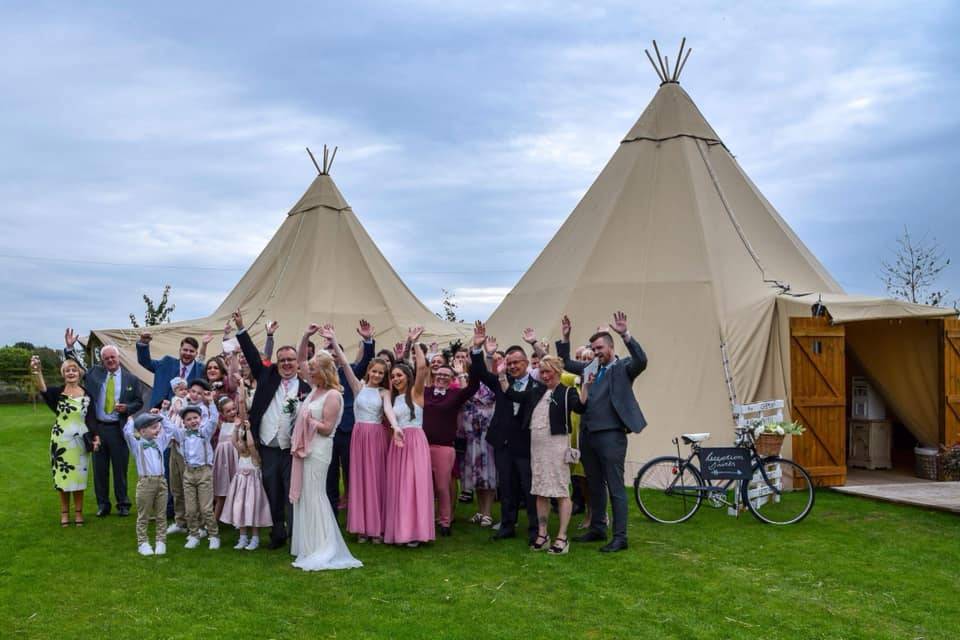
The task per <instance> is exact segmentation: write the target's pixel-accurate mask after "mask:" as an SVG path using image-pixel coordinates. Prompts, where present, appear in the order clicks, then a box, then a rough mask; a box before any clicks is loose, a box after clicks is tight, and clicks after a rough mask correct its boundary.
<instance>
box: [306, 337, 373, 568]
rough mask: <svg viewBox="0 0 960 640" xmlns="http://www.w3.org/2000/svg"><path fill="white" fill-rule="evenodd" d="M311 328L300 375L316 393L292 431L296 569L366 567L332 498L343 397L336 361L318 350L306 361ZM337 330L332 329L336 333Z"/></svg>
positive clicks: (312, 393)
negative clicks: (351, 545) (340, 523)
mask: <svg viewBox="0 0 960 640" xmlns="http://www.w3.org/2000/svg"><path fill="white" fill-rule="evenodd" d="M318 330H319V327H318V326H317V325H310V326H309V327H308V328H307V332H306V333H305V334H304V336H303V340H301V343H300V351H299V354H298V356H299V357H298V359H299V360H300V366H301V375H303V377H304V378H306V379H307V380H308V381H309V382H310V385H311V386H312V387H313V390H312V391H311V392H310V395H309V396H307V398H306V399H304V401H303V403H302V405H301V407H300V411H299V412H298V414H297V421H296V425H295V427H294V432H293V439H292V440H293V441H292V445H291V453H292V454H293V468H292V469H291V473H290V501H291V502H292V503H293V540H292V541H291V545H290V553H291V554H293V555H294V556H296V559H295V560H294V561H293V566H294V567H297V568H298V569H303V570H304V571H323V570H325V569H350V568H353V567H362V566H363V563H361V562H360V561H359V560H357V559H356V558H354V557H353V556H352V555H351V554H350V550H349V549H348V548H347V545H346V543H345V542H344V541H343V536H342V535H341V534H340V527H339V526H338V525H337V519H336V516H335V515H334V513H333V509H332V508H331V506H330V500H329V499H328V498H327V491H326V487H327V469H328V468H329V466H330V460H331V458H332V457H333V434H334V432H335V431H336V428H337V425H338V424H339V423H340V418H341V417H342V416H343V396H342V395H341V393H340V382H339V378H338V376H337V369H336V365H335V363H334V360H333V357H332V356H331V355H330V354H329V353H327V352H326V351H318V352H317V354H316V356H314V358H313V359H312V360H310V361H309V362H307V361H306V353H307V351H306V346H307V341H308V340H309V338H310V336H311V335H313V334H314V333H316V332H317V331H318ZM331 330H332V329H331Z"/></svg>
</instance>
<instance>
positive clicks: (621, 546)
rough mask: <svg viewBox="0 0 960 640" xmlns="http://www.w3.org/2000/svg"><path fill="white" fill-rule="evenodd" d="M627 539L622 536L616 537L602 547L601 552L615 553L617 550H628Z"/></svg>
mask: <svg viewBox="0 0 960 640" xmlns="http://www.w3.org/2000/svg"><path fill="white" fill-rule="evenodd" d="M626 549H627V541H626V540H624V539H622V538H614V539H613V540H611V541H610V543H609V544H605V545H603V546H602V547H600V552H601V553H614V552H615V551H626Z"/></svg>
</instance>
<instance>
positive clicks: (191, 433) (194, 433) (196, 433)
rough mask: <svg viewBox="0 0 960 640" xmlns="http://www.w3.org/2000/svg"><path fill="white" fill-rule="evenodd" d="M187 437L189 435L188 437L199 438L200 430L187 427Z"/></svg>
mask: <svg viewBox="0 0 960 640" xmlns="http://www.w3.org/2000/svg"><path fill="white" fill-rule="evenodd" d="M187 437H190V438H199V437H200V432H199V431H196V430H194V429H187Z"/></svg>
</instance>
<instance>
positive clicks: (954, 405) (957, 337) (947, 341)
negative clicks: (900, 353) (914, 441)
mask: <svg viewBox="0 0 960 640" xmlns="http://www.w3.org/2000/svg"><path fill="white" fill-rule="evenodd" d="M939 355H940V358H939V359H940V362H939V365H940V375H939V376H938V378H939V380H938V382H939V387H940V388H939V392H940V402H939V405H940V406H939V409H940V425H939V427H940V429H939V436H940V444H942V445H947V446H949V445H952V444H954V443H955V442H958V441H960V394H951V393H950V390H949V389H948V388H947V385H948V380H947V376H948V373H949V368H948V367H947V360H948V359H953V360H954V361H958V360H960V319H958V318H943V319H942V321H941V331H940V349H939Z"/></svg>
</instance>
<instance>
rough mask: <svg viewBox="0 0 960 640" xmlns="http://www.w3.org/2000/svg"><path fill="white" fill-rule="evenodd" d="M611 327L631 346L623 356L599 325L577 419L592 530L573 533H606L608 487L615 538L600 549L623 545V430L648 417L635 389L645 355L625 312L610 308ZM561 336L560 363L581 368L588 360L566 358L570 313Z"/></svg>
mask: <svg viewBox="0 0 960 640" xmlns="http://www.w3.org/2000/svg"><path fill="white" fill-rule="evenodd" d="M610 329H612V330H613V331H614V332H616V333H618V334H619V335H620V337H621V338H623V343H624V345H626V347H627V351H629V352H630V356H629V357H627V358H619V357H618V356H617V355H616V354H615V353H614V348H613V336H611V335H610V333H609V332H607V331H598V332H597V333H595V334H593V335H592V336H590V348H591V349H593V352H594V353H595V354H596V359H597V364H598V365H599V367H598V368H597V373H596V377H595V379H594V381H593V384H592V385H591V387H590V389H589V395H588V397H587V410H586V412H585V413H584V414H583V418H582V419H581V421H580V453H581V461H582V462H583V470H584V473H585V474H586V476H587V487H588V488H589V490H590V509H591V511H592V513H593V514H594V515H593V517H592V518H591V519H590V530H589V531H587V533H585V534H584V535H582V536H580V537H579V538H576V540H577V541H578V542H593V541H596V540H606V539H607V523H606V521H605V520H606V514H607V492H608V491H609V493H610V502H611V504H612V505H613V540H612V541H611V542H610V543H609V544H607V545H605V546H603V547H601V548H600V551H603V552H611V551H623V550H624V549H626V548H627V492H626V489H625V488H624V481H623V467H624V460H625V459H626V456H627V433H628V432H633V433H640V431H642V430H643V428H644V427H645V426H647V421H646V419H644V417H643V412H642V411H640V405H638V404H637V399H636V397H635V396H634V395H633V381H634V380H635V379H636V377H637V376H639V375H640V374H641V373H642V372H643V370H644V369H646V368H647V355H646V354H645V353H644V352H643V349H642V348H641V347H640V344H639V343H638V342H637V341H636V340H634V339H633V337H632V336H631V335H630V331H629V330H628V329H627V316H626V315H625V314H624V313H623V312H622V311H618V312H616V313H615V314H613V323H612V324H611V325H610ZM561 330H562V335H563V339H562V340H560V341H558V342H557V355H558V356H560V357H561V358H563V366H564V369H566V370H567V371H569V372H571V373H575V374H582V373H583V371H584V369H585V368H586V367H587V363H585V362H578V361H576V360H571V359H570V319H569V318H567V317H566V316H564V317H563V320H562V323H561Z"/></svg>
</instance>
